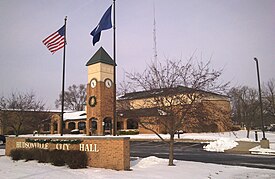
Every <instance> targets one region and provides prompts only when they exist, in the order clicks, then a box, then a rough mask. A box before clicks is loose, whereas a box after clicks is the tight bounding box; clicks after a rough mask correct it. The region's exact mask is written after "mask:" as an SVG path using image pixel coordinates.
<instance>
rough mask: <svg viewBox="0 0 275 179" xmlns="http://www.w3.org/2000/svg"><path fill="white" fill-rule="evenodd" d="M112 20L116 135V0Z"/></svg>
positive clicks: (115, 132)
mask: <svg viewBox="0 0 275 179" xmlns="http://www.w3.org/2000/svg"><path fill="white" fill-rule="evenodd" d="M113 3H114V5H113V22H114V25H113V30H114V44H113V45H114V46H113V47H114V49H113V50H114V52H113V55H114V57H113V58H114V62H115V65H114V133H113V135H114V136H116V135H117V116H116V17H115V14H116V11H115V10H116V6H115V3H116V0H113Z"/></svg>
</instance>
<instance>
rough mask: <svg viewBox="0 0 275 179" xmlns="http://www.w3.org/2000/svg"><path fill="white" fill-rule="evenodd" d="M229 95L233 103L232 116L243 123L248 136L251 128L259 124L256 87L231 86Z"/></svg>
mask: <svg viewBox="0 0 275 179" xmlns="http://www.w3.org/2000/svg"><path fill="white" fill-rule="evenodd" d="M229 95H230V97H231V101H232V105H233V110H232V111H233V118H234V119H235V120H236V121H238V122H239V123H243V124H244V125H245V127H246V130H247V138H249V132H250V130H251V128H252V127H255V126H257V125H260V123H259V120H258V119H259V99H258V92H257V90H256V89H253V88H249V87H247V86H240V87H235V88H232V89H231V90H230V92H229Z"/></svg>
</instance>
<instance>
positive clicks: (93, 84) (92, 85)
mask: <svg viewBox="0 0 275 179" xmlns="http://www.w3.org/2000/svg"><path fill="white" fill-rule="evenodd" d="M96 82H97V81H96V79H95V78H94V79H92V80H91V82H90V85H91V87H92V88H95V87H96Z"/></svg>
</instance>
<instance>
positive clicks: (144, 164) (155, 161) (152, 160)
mask: <svg viewBox="0 0 275 179" xmlns="http://www.w3.org/2000/svg"><path fill="white" fill-rule="evenodd" d="M167 163H168V159H161V158H157V157H155V156H150V157H147V158H144V159H142V160H141V161H140V162H139V163H138V164H137V165H136V166H137V167H139V168H149V167H154V166H158V165H160V164H166V165H167Z"/></svg>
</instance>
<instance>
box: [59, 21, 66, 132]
mask: <svg viewBox="0 0 275 179" xmlns="http://www.w3.org/2000/svg"><path fill="white" fill-rule="evenodd" d="M64 21H65V23H64V26H65V33H64V40H65V41H64V48H63V72H62V98H61V120H60V124H59V125H60V135H61V136H63V114H64V86H65V52H66V45H67V39H66V22H67V16H66V17H65V19H64Z"/></svg>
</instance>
